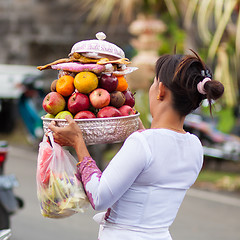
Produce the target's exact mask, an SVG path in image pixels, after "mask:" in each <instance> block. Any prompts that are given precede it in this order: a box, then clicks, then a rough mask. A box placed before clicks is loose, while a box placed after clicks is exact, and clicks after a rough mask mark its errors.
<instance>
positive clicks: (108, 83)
mask: <svg viewBox="0 0 240 240" xmlns="http://www.w3.org/2000/svg"><path fill="white" fill-rule="evenodd" d="M117 86H118V79H117V77H116V76H114V75H112V74H102V75H101V77H100V79H99V87H100V88H103V89H106V90H107V91H108V92H110V93H111V92H113V91H115V90H116V88H117Z"/></svg>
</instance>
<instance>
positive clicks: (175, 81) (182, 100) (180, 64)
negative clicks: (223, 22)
mask: <svg viewBox="0 0 240 240" xmlns="http://www.w3.org/2000/svg"><path fill="white" fill-rule="evenodd" d="M193 53H194V55H177V54H176V55H163V56H161V57H160V58H159V59H158V61H157V63H156V78H157V80H158V81H159V82H162V83H163V85H164V86H165V87H167V88H168V89H169V90H170V91H171V94H172V104H173V108H174V109H175V110H176V111H177V112H178V113H179V114H180V116H186V115H187V114H189V113H191V112H192V111H194V110H195V109H196V108H198V107H199V106H200V104H201V102H202V100H204V99H208V101H209V104H210V111H211V102H212V100H216V99H218V98H219V97H221V96H222V94H223V92H224V87H223V85H222V84H221V83H220V82H218V81H215V80H213V79H212V73H211V70H210V69H209V68H208V67H207V66H206V64H205V63H204V62H203V61H202V60H201V59H200V57H199V56H198V55H197V54H196V53H195V52H193Z"/></svg>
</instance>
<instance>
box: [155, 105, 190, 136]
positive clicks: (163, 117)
mask: <svg viewBox="0 0 240 240" xmlns="http://www.w3.org/2000/svg"><path fill="white" fill-rule="evenodd" d="M184 120H185V117H180V116H179V114H177V113H176V112H175V111H172V110H171V109H168V110H167V111H165V112H164V113H161V114H157V115H156V116H154V117H153V120H152V124H151V128H166V129H170V130H173V131H175V132H180V133H186V132H185V131H184V129H183V124H184Z"/></svg>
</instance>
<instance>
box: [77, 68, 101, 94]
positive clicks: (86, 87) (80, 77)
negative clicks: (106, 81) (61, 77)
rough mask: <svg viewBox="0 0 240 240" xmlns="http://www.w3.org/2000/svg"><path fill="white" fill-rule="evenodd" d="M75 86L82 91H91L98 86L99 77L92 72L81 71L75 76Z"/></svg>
mask: <svg viewBox="0 0 240 240" xmlns="http://www.w3.org/2000/svg"><path fill="white" fill-rule="evenodd" d="M74 86H75V88H76V89H77V90H78V92H80V93H85V94H87V93H90V92H92V91H93V90H94V89H96V88H97V86H98V77H97V75H96V74H94V73H92V72H80V73H78V74H77V75H76V76H75V78H74Z"/></svg>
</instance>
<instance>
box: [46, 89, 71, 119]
mask: <svg viewBox="0 0 240 240" xmlns="http://www.w3.org/2000/svg"><path fill="white" fill-rule="evenodd" d="M65 106H66V101H65V99H64V97H63V96H62V95H61V94H60V93H58V92H50V93H48V94H47V95H46V96H45V98H44V99H43V102H42V107H43V109H44V110H45V111H46V112H47V113H50V114H53V115H56V114H57V113H59V112H61V111H63V110H64V108H65Z"/></svg>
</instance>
